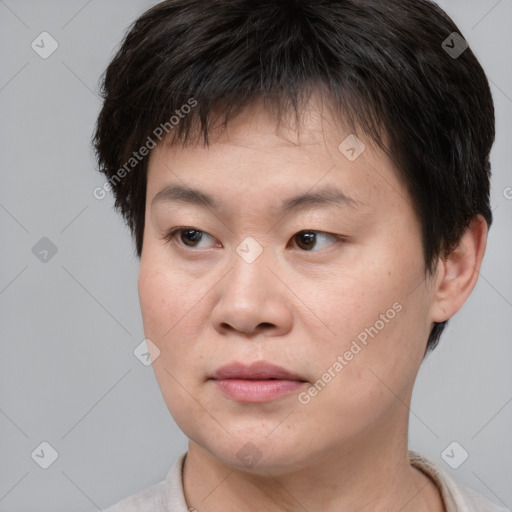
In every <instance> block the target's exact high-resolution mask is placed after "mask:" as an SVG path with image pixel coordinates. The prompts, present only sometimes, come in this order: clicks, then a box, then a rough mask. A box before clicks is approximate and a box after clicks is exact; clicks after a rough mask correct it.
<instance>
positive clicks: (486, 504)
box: [458, 484, 511, 512]
mask: <svg viewBox="0 0 512 512" xmlns="http://www.w3.org/2000/svg"><path fill="white" fill-rule="evenodd" d="M458 488H459V492H460V493H461V495H462V496H463V497H464V500H465V502H466V503H467V504H468V507H471V508H469V509H468V510H470V511H475V512H511V511H510V509H508V508H505V507H501V506H498V505H497V504H496V503H493V502H491V501H489V500H488V499H487V498H485V497H484V496H483V495H482V494H480V493H479V492H477V491H475V489H472V488H471V487H468V486H467V485H464V484H458Z"/></svg>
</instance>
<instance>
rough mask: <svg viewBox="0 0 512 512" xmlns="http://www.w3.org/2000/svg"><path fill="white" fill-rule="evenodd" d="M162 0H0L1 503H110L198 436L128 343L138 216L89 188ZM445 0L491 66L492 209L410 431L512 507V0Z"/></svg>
mask: <svg viewBox="0 0 512 512" xmlns="http://www.w3.org/2000/svg"><path fill="white" fill-rule="evenodd" d="M155 3H156V2H154V1H148V0H146V1H144V0H129V1H127V0H123V1H121V0H103V1H99V0H90V1H85V0H73V1H56V0H54V1H50V0H44V1H41V0H39V1H35V0H33V1H28V0H25V1H24V0H5V1H0V40H1V48H2V65H1V67H0V109H1V121H0V127H1V141H2V151H1V153H0V162H1V173H2V187H1V190H0V224H1V229H2V246H1V247H2V256H1V258H2V267H1V274H0V314H1V322H2V357H1V359H0V369H1V373H0V439H1V449H2V450H1V456H0V460H1V466H0V511H1V512H3V511H9V512H21V511H37V512H50V511H51V512H60V511H67V512H69V511H70V510H73V511H75V512H81V511H86V510H96V509H101V508H105V507H106V506H107V505H110V504H112V503H114V502H116V501H118V500H119V499H120V498H122V497H125V496H127V495H129V494H131V493H133V492H135V491H137V490H139V489H142V488H144V487H147V486H149V485H150V484H152V483H154V482H157V481H159V480H161V479H163V478H164V476H165V474H166V473H167V471H168V469H169V468H170V466H171V464H172V463H173V462H174V460H175V458H176V457H177V456H178V455H179V454H180V453H182V452H183V451H184V450H185V449H186V438H185V437H184V435H183V434H182V433H181V432H180V430H179V429H178V428H177V426H176V425H175V423H174V421H173V420H172V417H171V416H170V414H169V413H168V411H167V408H166V405H165V403H164V401H163V399H162V398H161V394H160V390H159V388H158V386H157V383H156V380H155V377H154V375H153V371H152V369H151V367H145V366H143V365H142V364H141V363H140V362H139V361H138V360H137V359H136V358H135V357H134V355H133V350H134V348H135V347H136V346H137V345H138V344H139V343H140V342H141V340H142V339H143V338H144V334H143V330H142V322H141V316H140V310H139V303H138V297H137V288H136V282H137V270H138V261H137V259H136V258H135V256H134V252H133V249H132V245H131V240H130V237H129V233H128V230H127V229H126V228H125V227H124V225H123V222H122V220H121V218H120V217H119V216H118V215H117V214H116V213H115V212H114V211H113V209H112V203H113V201H112V198H111V196H110V195H108V197H107V198H106V199H104V200H102V201H100V200H97V199H95V198H94V197H93V195H92V191H93V189H94V188H95V187H97V186H101V185H103V183H104V179H103V177H102V176H101V175H100V174H99V173H97V172H95V170H94V169H95V164H94V159H93V153H92V149H91V147H90V144H89V143H90V138H91V134H92V131H93V126H94V122H95V118H96V116H97V114H98V112H99V108H100V100H99V98H98V95H97V84H98V79H99V77H100V75H101V73H102V72H103V70H104V69H105V67H106V65H107V63H108V61H109V59H110V58H111V57H112V56H113V53H114V50H115V48H116V47H117V45H118V44H119V43H120V41H121V39H122V36H123V34H124V31H125V29H126V28H127V27H128V25H129V24H130V23H131V22H132V21H133V20H134V19H135V18H136V17H137V16H138V15H140V14H141V13H142V12H143V11H144V10H145V9H147V8H149V7H150V6H152V5H154V4H155ZM440 4H441V6H442V7H443V8H445V9H446V10H447V12H448V13H449V14H450V15H451V16H452V17H453V19H454V20H455V22H456V23H457V24H458V25H459V28H460V29H461V32H462V33H463V35H464V36H465V37H466V39H467V40H468V42H469V43H470V45H471V47H472V49H473V50H474V51H475V53H476V55H477V56H478V57H479V58H480V60H481V62H482V64H483V66H484V68H485V70H486V72H487V74H488V77H489V79H490V82H491V87H492V92H493V95H494V99H495V104H496V112H497V141H496V144H495V146H494V150H493V154H492V163H493V172H494V176H493V189H492V205H493V210H494V215H495V223H494V225H493V227H492V229H491V232H490V239H489V245H488V251H487V255H486V258H485V260H484V265H483V268H482V272H481V279H480V280H479V282H478V284H477V286H476V289H475V291H474V293H473V295H472V296H471V298H470V299H469V301H468V302H467V304H466V305H465V307H464V308H463V310H462V311H461V312H460V313H459V314H457V315H456V316H455V317H454V318H453V319H452V320H451V322H450V325H449V327H448V329H447V331H446V332H445V334H444V335H443V337H442V340H441V344H440V346H439V347H438V348H437V349H436V350H435V352H434V353H433V354H432V355H431V356H430V357H429V358H428V359H427V360H426V361H425V363H424V365H423V367H422V369H421V371H420V374H419V376H418V380H417V383H416V387H415V391H414V395H413V403H412V407H411V420H410V448H411V449H414V450H417V451H420V452H421V453H424V454H425V455H427V456H429V457H431V458H432V459H433V460H435V461H437V462H438V463H439V464H441V465H442V466H443V467H444V468H445V469H446V470H447V471H448V472H449V473H450V474H451V475H453V477H454V478H455V479H456V480H458V481H460V482H463V483H465V484H467V485H469V486H471V487H473V488H475V489H477V490H478V491H480V492H481V493H483V494H484V495H486V496H488V497H489V498H490V499H491V500H493V501H495V502H497V503H500V504H502V505H507V506H508V507H512V488H511V486H510V483H511V481H512V436H511V432H512V372H511V362H512V343H511V338H512V336H511V331H512V266H511V262H512V237H511V220H512V199H507V197H506V196H507V195H508V197H509V198H510V197H512V189H509V188H507V187H512V173H511V171H510V157H511V152H510V147H511V144H510V137H511V134H512V99H511V98H512V73H511V66H510V64H511V61H510V48H511V47H512V32H511V30H510V27H511V26H512V1H511V0H500V1H496V0H482V1H467V0H452V1H449V0H446V1H442V2H440ZM43 31H47V32H49V33H50V34H51V35H52V37H53V38H55V40H56V41H57V42H58V44H59V47H58V49H57V51H55V53H53V54H52V55H51V56H50V57H49V58H47V59H42V58H41V57H40V56H39V55H38V54H36V53H35V51H34V50H33V49H32V48H31V42H32V41H33V40H34V39H35V38H36V37H37V36H38V35H39V34H40V33H41V32H43ZM440 44H441V41H440ZM507 192H508V193H507ZM42 237H48V238H49V239H50V240H51V241H52V242H53V243H54V244H55V245H56V246H57V249H58V252H57V254H56V255H55V256H53V257H52V258H51V259H49V261H48V262H46V263H43V262H41V261H40V260H39V259H38V258H36V256H35V255H34V254H33V253H32V247H33V246H34V245H35V244H36V243H37V242H38V241H39V240H40V239H41V238H42ZM42 441H47V442H49V443H50V444H51V445H52V446H53V447H54V448H55V449H56V450H57V452H58V455H59V456H58V459H57V460H56V461H55V463H54V464H53V465H51V466H50V467H49V468H48V469H46V470H44V469H42V468H40V467H39V466H38V465H37V464H36V463H35V462H34V460H33V459H32V458H31V453H32V452H33V450H34V449H35V448H36V447H37V446H38V445H39V444H40V443H41V442H42ZM452 441H457V442H458V443H460V445H461V446H463V447H464V448H465V449H466V450H467V451H468V452H469V458H468V459H467V460H466V461H465V462H464V463H463V464H462V465H461V466H460V467H459V468H458V469H456V470H453V469H451V468H450V467H448V466H447V464H446V463H445V462H444V460H443V459H442V457H441V453H442V452H443V450H444V449H445V448H446V447H447V446H448V445H449V444H450V443H451V442H452Z"/></svg>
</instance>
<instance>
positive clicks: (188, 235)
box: [165, 227, 213, 249]
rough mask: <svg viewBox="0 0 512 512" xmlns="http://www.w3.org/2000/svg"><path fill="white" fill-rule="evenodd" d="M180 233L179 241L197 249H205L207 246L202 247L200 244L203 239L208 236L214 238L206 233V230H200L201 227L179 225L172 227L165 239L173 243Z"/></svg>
mask: <svg viewBox="0 0 512 512" xmlns="http://www.w3.org/2000/svg"><path fill="white" fill-rule="evenodd" d="M177 235H179V242H180V243H181V244H183V245H185V246H186V247H191V248H196V249H205V248H206V246H204V247H201V246H200V245H199V244H200V242H202V241H203V240H206V239H208V238H210V239H212V240H213V237H212V236H210V235H208V234H207V233H205V232H204V231H200V230H199V229H195V228H192V227H179V228H174V229H172V230H171V231H170V232H169V233H168V234H167V235H166V236H165V240H166V241H167V242H169V243H171V242H172V241H173V240H174V239H175V238H176V237H177Z"/></svg>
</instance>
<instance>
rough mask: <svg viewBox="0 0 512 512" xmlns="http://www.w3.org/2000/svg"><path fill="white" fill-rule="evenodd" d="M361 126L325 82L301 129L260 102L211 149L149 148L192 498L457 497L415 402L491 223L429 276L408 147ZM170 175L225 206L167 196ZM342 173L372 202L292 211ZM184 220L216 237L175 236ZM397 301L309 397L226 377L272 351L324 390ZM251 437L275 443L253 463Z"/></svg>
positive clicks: (155, 265) (150, 295)
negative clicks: (412, 433) (411, 454)
mask: <svg viewBox="0 0 512 512" xmlns="http://www.w3.org/2000/svg"><path fill="white" fill-rule="evenodd" d="M350 133H352V132H351V131H350V130H349V129H348V128H346V127H342V126H340V124H339V122H336V121H335V120H334V119H332V118H331V116H330V114H329V109H327V108H325V107H324V106H322V103H321V102H320V101H315V99H314V98H313V100H312V101H311V102H310V103H309V104H308V106H307V109H306V110H305V111H304V117H303V121H302V129H301V132H300V133H297V131H296V129H295V128H294V125H291V124H290V125H287V124H286V123H285V124H284V125H281V126H280V127H279V129H278V127H277V126H276V122H275V121H274V119H273V118H272V117H271V116H270V115H269V114H268V113H266V112H265V111H264V110H263V109H262V108H261V107H259V106H257V105H254V106H253V107H251V108H250V109H247V110H246V111H244V112H243V113H242V114H241V115H240V116H238V117H237V118H235V119H234V120H233V121H231V123H230V124H229V125H228V127H227V130H221V129H219V130H218V132H216V135H215V137H214V138H213V139H212V143H211V145H210V147H209V148H204V147H203V146H202V145H192V146H189V147H185V148H183V147H181V146H180V145H175V146H173V145H170V146H169V145H164V144H160V145H159V146H157V147H156V148H155V149H154V150H153V151H152V153H151V155H150V161H149V167H148V183H147V185H148V186H147V197H146V213H145V215H146V217H145V232H144V240H143V251H142V256H141V261H140V274H139V282H138V287H139V297H140V304H141V310H142V317H143V323H144V331H145V335H146V337H147V338H149V339H150V340H151V341H152V342H153V343H154V345H155V346H156V347H158V350H159V351H160V353H159V356H158V357H157V358H156V359H155V360H154V362H153V367H154V371H155V374H156V377H157V380H158V383H159V386H160V389H161V391H162V394H163V397H164V399H165V401H166V403H167V406H168V408H169V411H170V412H171V414H172V416H173V418H174V420H175V421H176V423H177V424H178V426H179V427H180V429H181V430H182V431H183V432H184V433H185V435H186V436H187V437H188V439H189V448H188V455H187V458H186V462H185V466H184V475H183V480H184V492H185V499H186V501H187V505H188V506H189V507H193V508H195V509H196V510H198V511H200V512H201V511H208V512H221V511H222V512H228V511H235V510H248V511H253V510H254V511H256V510H257V511H261V510H266V511H278V510H279V511H283V510H287V511H299V510H301V511H303V510H307V511H311V512H312V511H320V510H321V511H322V512H330V511H340V510H351V511H361V512H363V511H372V512H375V511H395V510H396V511H397V512H398V511H401V512H409V511H411V512H412V511H415V512H423V511H427V510H428V511H429V512H432V511H434V512H439V511H443V510H444V507H443V503H442V500H441V497H440V494H439V491H438V489H437V487H436V486H435V485H434V484H433V482H432V481H431V480H430V479H429V478H428V477H427V476H426V475H424V474H423V473H422V472H420V471H419V470H417V469H415V468H413V467H412V466H411V465H410V464H409V459H408V446H407V433H408V420H409V405H410V400H411V394H412V390H413V386H414V382H415V379H416V376H417V373H418V370H419V368H420V366H421V363H422V360H423V356H424V352H425V348H426V343H427V338H428V335H429V332H430V329H431V326H432V324H433V322H441V321H443V320H446V319H447V318H449V317H451V316H452V315H453V314H454V313H455V312H456V311H457V310H458V309H459V308H460V307H461V306H462V304H463V303H464V301H465V300H466V298H467V297H468V295H469V294H470V293H471V290H472V289H473V287H474V285H475V282H476V279H477V277H478V269H479V267H480V263H481V259H482V257H483V253H484V251H485V244H486V235H487V226H486V223H485V221H484V220H483V218H482V217H481V216H477V217H475V219H474V220H473V222H472V223H471V225H470V227H469V228H468V230H467V232H466V234H465V235H464V237H463V238H462V240H461V243H460V245H459V247H458V248H456V249H455V250H454V251H453V252H452V253H451V254H450V255H449V256H448V257H446V258H444V259H442V258H440V259H439V262H438V266H437V271H436V273H435V274H434V275H432V276H431V275H429V274H426V273H425V267H424V257H423V250H422V244H421V233H420V224H419V222H418V219H417V218H416V216H415V214H414V211H413V207H412V203H411V199H410V197H409V194H408V193H407V190H406V189H405V187H404V185H403V184H402V183H401V181H400V180H399V178H398V176H397V174H396V172H395V170H394V168H393V164H392V162H391V161H390V160H389V159H388V158H387V157H386V156H385V154H384V153H383V152H382V151H380V150H378V149H376V148H374V147H372V144H371V142H370V141H369V140H368V139H367V138H365V137H364V135H362V134H359V133H358V136H359V138H360V139H361V140H363V142H364V143H365V145H366V149H365V151H364V152H363V154H362V155H361V156H360V157H359V158H357V159H356V160H355V161H353V162H352V161H349V160H348V159H347V158H346V157H345V156H344V155H343V154H342V153H341V152H340V151H339V150H338V146H339V144H340V142H341V141H343V140H344V139H345V138H346V137H347V136H348V135H349V134H350ZM170 184H180V185H187V186H190V187H194V188H197V189H199V190H201V191H203V192H206V193H208V194H210V195H212V196H213V197H214V198H215V199H216V200H217V201H218V202H219V203H220V205H221V207H220V209H219V210H212V209H209V208H206V207H204V206H200V205H194V204H187V203H184V202H177V201H174V202H171V201H167V202H164V201H161V202H157V203H155V204H154V205H152V200H153V198H154V197H155V196H156V194H157V193H158V192H159V191H161V190H162V189H163V188H164V187H165V186H167V185H170ZM327 184H332V185H334V186H336V187H337V188H339V189H341V190H343V192H344V193H345V194H346V195H347V196H350V197H351V198H353V199H354V200H355V201H356V202H357V207H352V206H350V205H348V204H341V205H338V206H334V205H330V206H327V207H326V206H322V207H319V206H314V207H310V208H308V209H306V210H303V211H292V212H290V213H288V214H287V215H284V216H283V215H280V214H279V207H280V205H281V202H282V201H283V200H284V199H285V198H287V197H290V196H292V195H296V194H299V193H301V192H308V191H311V192H314V191H316V190H318V189H320V188H321V187H323V186H325V185H327ZM179 226H182V227H186V228H188V229H191V228H193V229H196V230H199V231H200V232H202V233H203V235H202V239H201V240H200V241H198V240H196V241H195V242H194V240H195V239H194V238H193V237H190V236H189V237H188V238H187V237H180V235H179V233H178V235H177V236H176V237H175V238H174V239H172V240H170V241H169V240H165V236H166V234H167V233H168V232H169V231H170V230H171V229H172V228H175V227H179ZM303 230H310V231H315V232H319V233H317V238H316V242H315V241H312V242H308V240H306V241H304V238H303V237H302V238H301V237H300V236H297V233H298V232H300V231H303ZM331 234H332V235H342V236H343V237H344V238H343V239H340V240H338V239H337V238H336V237H335V236H331ZM248 236H251V237H253V238H254V239H255V240H256V241H257V242H258V244H260V246H261V248H262V249H263V252H262V253H261V255H260V256H259V257H258V258H257V259H256V260H255V261H254V262H252V263H248V262H247V261H245V260H244V259H242V258H241V257H240V255H239V254H238V253H237V252H236V248H237V246H239V244H240V243H241V242H242V241H243V240H244V239H245V238H246V237H248ZM184 242H185V243H188V244H189V247H187V245H185V243H184ZM315 243H316V245H315ZM304 247H306V248H304ZM308 248H309V250H307V249H308ZM396 303H398V304H399V305H400V306H401V310H400V311H399V312H397V313H396V315H395V316H394V318H393V319H390V320H389V321H388V322H386V323H385V326H384V327H383V328H382V329H381V330H379V331H378V334H377V335H376V336H375V337H374V338H368V342H367V345H366V346H364V345H361V344H359V345H361V350H360V352H358V353H357V355H354V357H353V358H352V359H351V360H350V361H346V363H347V364H346V365H344V367H343V369H342V370H341V371H339V372H338V373H336V376H335V377H334V378H332V379H331V381H330V382H329V383H328V384H327V385H326V386H325V387H324V388H323V389H322V390H321V391H320V392H318V393H317V394H316V396H314V397H311V400H310V401H309V403H307V404H304V403H300V401H299V400H298V396H299V391H294V392H292V393H290V394H288V395H285V396H283V397H280V398H278V399H275V400H270V401H267V402H263V403H246V402H239V401H235V400H233V399H232V398H229V397H227V396H225V395H224V394H222V393H221V392H220V391H219V389H218V388H217V386H216V384H215V382H214V381H212V380H210V377H211V376H212V374H213V372H214V371H215V370H216V369H218V368H219V367H220V366H222V365H225V364H227V363H230V362H233V361H238V362H242V363H245V364H250V363H251V362H253V361H270V362H272V363H273V364H277V365H280V366H282V367H284V368H286V369H288V370H289V371H292V372H295V373H298V374H299V375H300V376H301V377H302V378H303V379H304V380H307V381H308V383H306V384H304V385H303V388H301V390H300V391H302V392H304V391H307V390H308V389H309V388H310V387H311V386H313V383H315V382H316V381H318V379H319V378H321V377H322V375H324V374H325V372H326V371H327V370H328V369H329V368H332V366H333V364H334V363H335V361H336V360H337V357H338V356H339V355H343V354H344V353H345V352H346V351H347V350H349V349H350V346H351V344H352V342H353V341H354V340H355V339H357V335H358V334H359V333H361V332H362V331H364V330H365V328H369V327H371V326H375V325H376V321H377V320H379V318H381V317H380V315H381V314H385V312H386V311H388V310H389V309H390V308H392V305H393V304H396ZM248 443H251V444H248ZM244 446H245V450H249V451H250V452H251V453H253V454H256V453H257V454H259V456H260V458H259V459H258V460H257V462H256V463H255V464H254V465H252V466H250V467H249V466H248V465H247V464H246V463H245V462H244V461H243V460H242V459H241V458H239V457H238V456H237V453H238V452H239V450H240V449H242V448H243V447H244Z"/></svg>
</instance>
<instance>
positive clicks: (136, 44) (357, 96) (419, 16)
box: [93, 0, 495, 354]
mask: <svg viewBox="0 0 512 512" xmlns="http://www.w3.org/2000/svg"><path fill="white" fill-rule="evenodd" d="M454 32H456V33H457V35H455V36H454V34H453V33H454ZM450 37H451V39H450ZM454 37H455V39H454ZM444 41H448V43H445V44H443V42H444ZM456 43H457V44H458V45H459V46H458V48H459V49H460V50H462V49H463V48H464V47H465V46H461V45H463V44H464V43H465V41H464V39H462V37H461V36H460V32H459V31H458V29H457V26H456V25H455V24H454V22H453V21H452V20H451V19H450V18H449V16H448V15H447V14H446V13H445V12H444V11H443V10H442V9H441V8H440V7H439V6H437V5H436V4H434V3H433V2H431V1H429V0H415V1H410V0H386V1H382V0H280V1H278V2H276V1H275V0H208V1H205V0H167V1H164V2H161V3H159V4H157V5H155V6H154V7H152V8H150V9H149V10H147V11H146V12H145V13H143V14H142V15H141V16H140V17H139V18H138V19H137V20H136V21H135V22H134V23H133V24H132V26H131V27H130V28H129V29H128V31H127V34H126V35H125V38H124V40H123V42H122V44H121V46H120V48H119V50H118V51H117V54H116V55H115V56H114V58H113V59H112V61H111V63H110V64H109V66H108V68H107V69H106V71H105V73H104V74H103V76H102V78H101V95H102V98H103V106H102V109H101V112H100V114H99V116H98V120H97V124H96V129H95V133H94V137H93V144H94V148H95V150H96V155H97V160H98V164H99V170H100V172H102V173H104V174H105V176H106V177H107V178H108V180H109V182H110V183H111V184H112V186H113V190H114V195H115V208H116V209H117V210H118V211H120V212H121V213H122V215H123V217H124V219H125V221H126V223H127V225H128V226H129V228H130V230H131V233H132V236H133V237H134V240H135V246H136V251H137V255H138V257H139V258H140V256H141V253H142V240H143V232H144V213H145V199H146V198H145V196H146V180H147V162H148V158H140V156H139V153H138V152H139V150H140V149H141V148H143V147H144V146H146V148H148V147H152V146H150V140H151V141H152V142H153V145H154V144H155V140H154V138H155V133H158V134H159V135H160V132H162V133H163V130H162V129H163V128H165V131H166V133H167V132H168V133H172V139H173V143H174V142H178V141H180V142H181V143H182V144H183V146H185V145H186V144H187V143H189V144H190V143H197V142H199V141H200V140H201V137H202V140H203V142H204V144H205V146H208V145H209V143H210V139H209V133H210V132H211V129H212V123H213V122H214V121H216V120H218V119H221V118H222V116H223V123H224V124H223V125H221V126H226V125H227V123H228V121H229V119H232V118H233V117H234V116H235V115H236V114H237V113H239V112H241V111H242V109H243V108H244V107H247V106H249V105H250V104H253V103H254V102H257V101H261V102H263V105H264V107H265V109H267V110H268V111H271V112H272V113H273V114H274V115H275V118H276V120H277V121H279V120H280V119H281V116H282V114H283V112H285V113H287V112H295V115H296V119H299V117H298V116H299V115H300V112H301V109H302V108H303V106H304V105H305V104H306V102H307V100H308V98H309V96H310V95H311V93H320V94H321V97H322V98H323V99H326V100H327V101H328V102H329V105H330V106H331V107H332V112H333V114H335V115H337V116H339V117H338V119H340V121H345V122H348V125H349V126H350V127H352V128H353V130H354V131H353V133H356V130H358V129H360V130H362V132H363V133H365V134H366V135H368V136H369V137H370V140H371V141H374V142H376V143H377V144H378V146H379V147H381V148H382V149H383V150H384V151H386V153H387V154H388V155H389V156H390V157H391V158H392V160H393V162H394V163H395V165H396V169H397V172H398V174H399V176H400V177H401V179H402V180H403V182H404V183H405V184H406V185H407V188H408V190H409V192H410V195H411V198H412V200H413V204H414V208H415V210H416V213H417V216H418V218H419V221H420V223H421V229H422V242H423V248H424V256H425V272H426V273H427V272H430V273H433V271H434V270H435V263H436V261H437V258H438V257H439V256H441V255H446V254H448V253H449V252H450V251H451V250H453V248H454V247H455V246H456V245H457V243H458V242H459V241H460V238H461V236H462V234H463V233H464V231H465V229H466V228H467V227H468V225H469V222H470V221H471V219H472V218H473V217H474V216H475V215H476V214H481V215H482V216H483V217H484V218H485V220H486V221H487V224H488V225H489V226H490V225H491V222H492V211H491V209H490V205H489V192H490V183H489V180H490V162H489V154H490V150H491V147H492V144H493V142H494V137H495V126H494V124H495V121H494V105H493V100H492V96H491V91H490V88H489V83H488V81H487V78H486V75H485V73H484V71H483V69H482V67H481V65H480V64H479V62H478V60H477V59H476V57H475V55H474V54H473V52H472V51H471V49H470V48H467V49H465V50H464V51H462V53H461V54H460V55H457V54H455V55H454V53H453V52H449V51H448V50H449V49H450V48H455V45H456ZM192 101H193V102H195V103H191V102H192ZM185 105H189V106H190V105H194V108H188V110H185V109H184V106H185ZM182 109H183V110H182ZM184 111H186V112H188V113H187V114H186V115H180V114H181V113H182V112H184ZM173 116H174V117H175V118H176V119H178V116H179V118H180V119H178V122H177V123H176V124H175V123H174V122H173V121H171V118H172V117H173ZM157 127H160V132H158V131H157ZM159 138H160V137H159ZM164 140H165V138H164ZM384 140H386V141H387V142H386V143H384ZM340 142H341V141H340ZM135 153H137V155H135ZM143 153H144V151H143ZM134 155H135V156H137V159H135V158H134ZM127 162H130V168H127V165H126V164H127ZM121 169H124V171H123V172H121ZM121 178H122V179H121ZM445 325H446V322H442V323H435V324H434V326H433V329H432V331H431V333H430V336H429V339H428V344H427V349H426V352H425V354H426V353H427V352H428V351H429V350H433V349H434V348H435V347H436V346H437V343H438V341H439V337H440V335H441V333H442V331H443V329H444V327H445Z"/></svg>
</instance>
